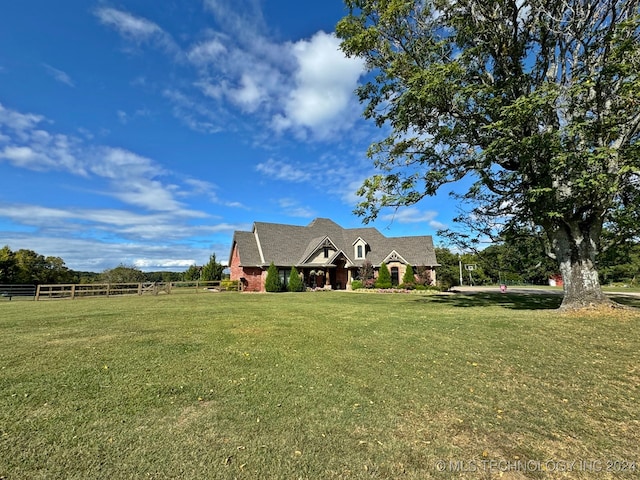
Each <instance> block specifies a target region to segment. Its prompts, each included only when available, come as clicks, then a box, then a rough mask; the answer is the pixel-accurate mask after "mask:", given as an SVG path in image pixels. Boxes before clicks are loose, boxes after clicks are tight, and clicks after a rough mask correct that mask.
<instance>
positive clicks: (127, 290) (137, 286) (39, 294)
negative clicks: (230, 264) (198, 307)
mask: <svg viewBox="0 0 640 480" xmlns="http://www.w3.org/2000/svg"><path fill="white" fill-rule="evenodd" d="M238 290H239V286H238V283H237V282H230V281H222V282H220V281H216V282H201V281H193V282H166V283H165V282H153V283H86V284H85V283H81V284H59V285H38V286H37V289H36V291H35V300H53V299H65V298H66V299H72V300H73V299H76V298H87V297H117V296H123V295H159V294H171V293H205V292H220V291H238Z"/></svg>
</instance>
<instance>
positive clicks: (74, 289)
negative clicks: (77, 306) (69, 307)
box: [71, 284, 76, 300]
mask: <svg viewBox="0 0 640 480" xmlns="http://www.w3.org/2000/svg"><path fill="white" fill-rule="evenodd" d="M75 298H76V286H75V284H74V285H71V300H75Z"/></svg>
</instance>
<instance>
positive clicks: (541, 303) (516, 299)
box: [426, 292, 562, 310]
mask: <svg viewBox="0 0 640 480" xmlns="http://www.w3.org/2000/svg"><path fill="white" fill-rule="evenodd" d="M426 298H427V301H429V302H433V303H438V304H441V305H450V306H452V307H460V308H469V307H495V306H499V307H503V308H508V309H511V310H553V309H556V308H558V307H560V304H561V303H562V295H558V294H548V293H491V292H478V293H473V294H466V293H453V294H450V295H434V296H431V297H426Z"/></svg>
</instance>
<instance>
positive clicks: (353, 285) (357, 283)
mask: <svg viewBox="0 0 640 480" xmlns="http://www.w3.org/2000/svg"><path fill="white" fill-rule="evenodd" d="M361 288H364V284H363V283H362V280H353V281H352V282H351V289H352V290H360V289H361Z"/></svg>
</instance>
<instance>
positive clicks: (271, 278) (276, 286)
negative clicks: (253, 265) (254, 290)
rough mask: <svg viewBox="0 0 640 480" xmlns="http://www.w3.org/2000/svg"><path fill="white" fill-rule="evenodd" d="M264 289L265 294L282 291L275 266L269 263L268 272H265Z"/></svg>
mask: <svg viewBox="0 0 640 480" xmlns="http://www.w3.org/2000/svg"><path fill="white" fill-rule="evenodd" d="M264 289H265V290H266V291H267V292H280V291H282V284H281V283H280V276H279V275H278V269H277V268H276V266H275V264H274V263H273V262H271V265H269V270H267V278H266V280H265V281H264Z"/></svg>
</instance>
